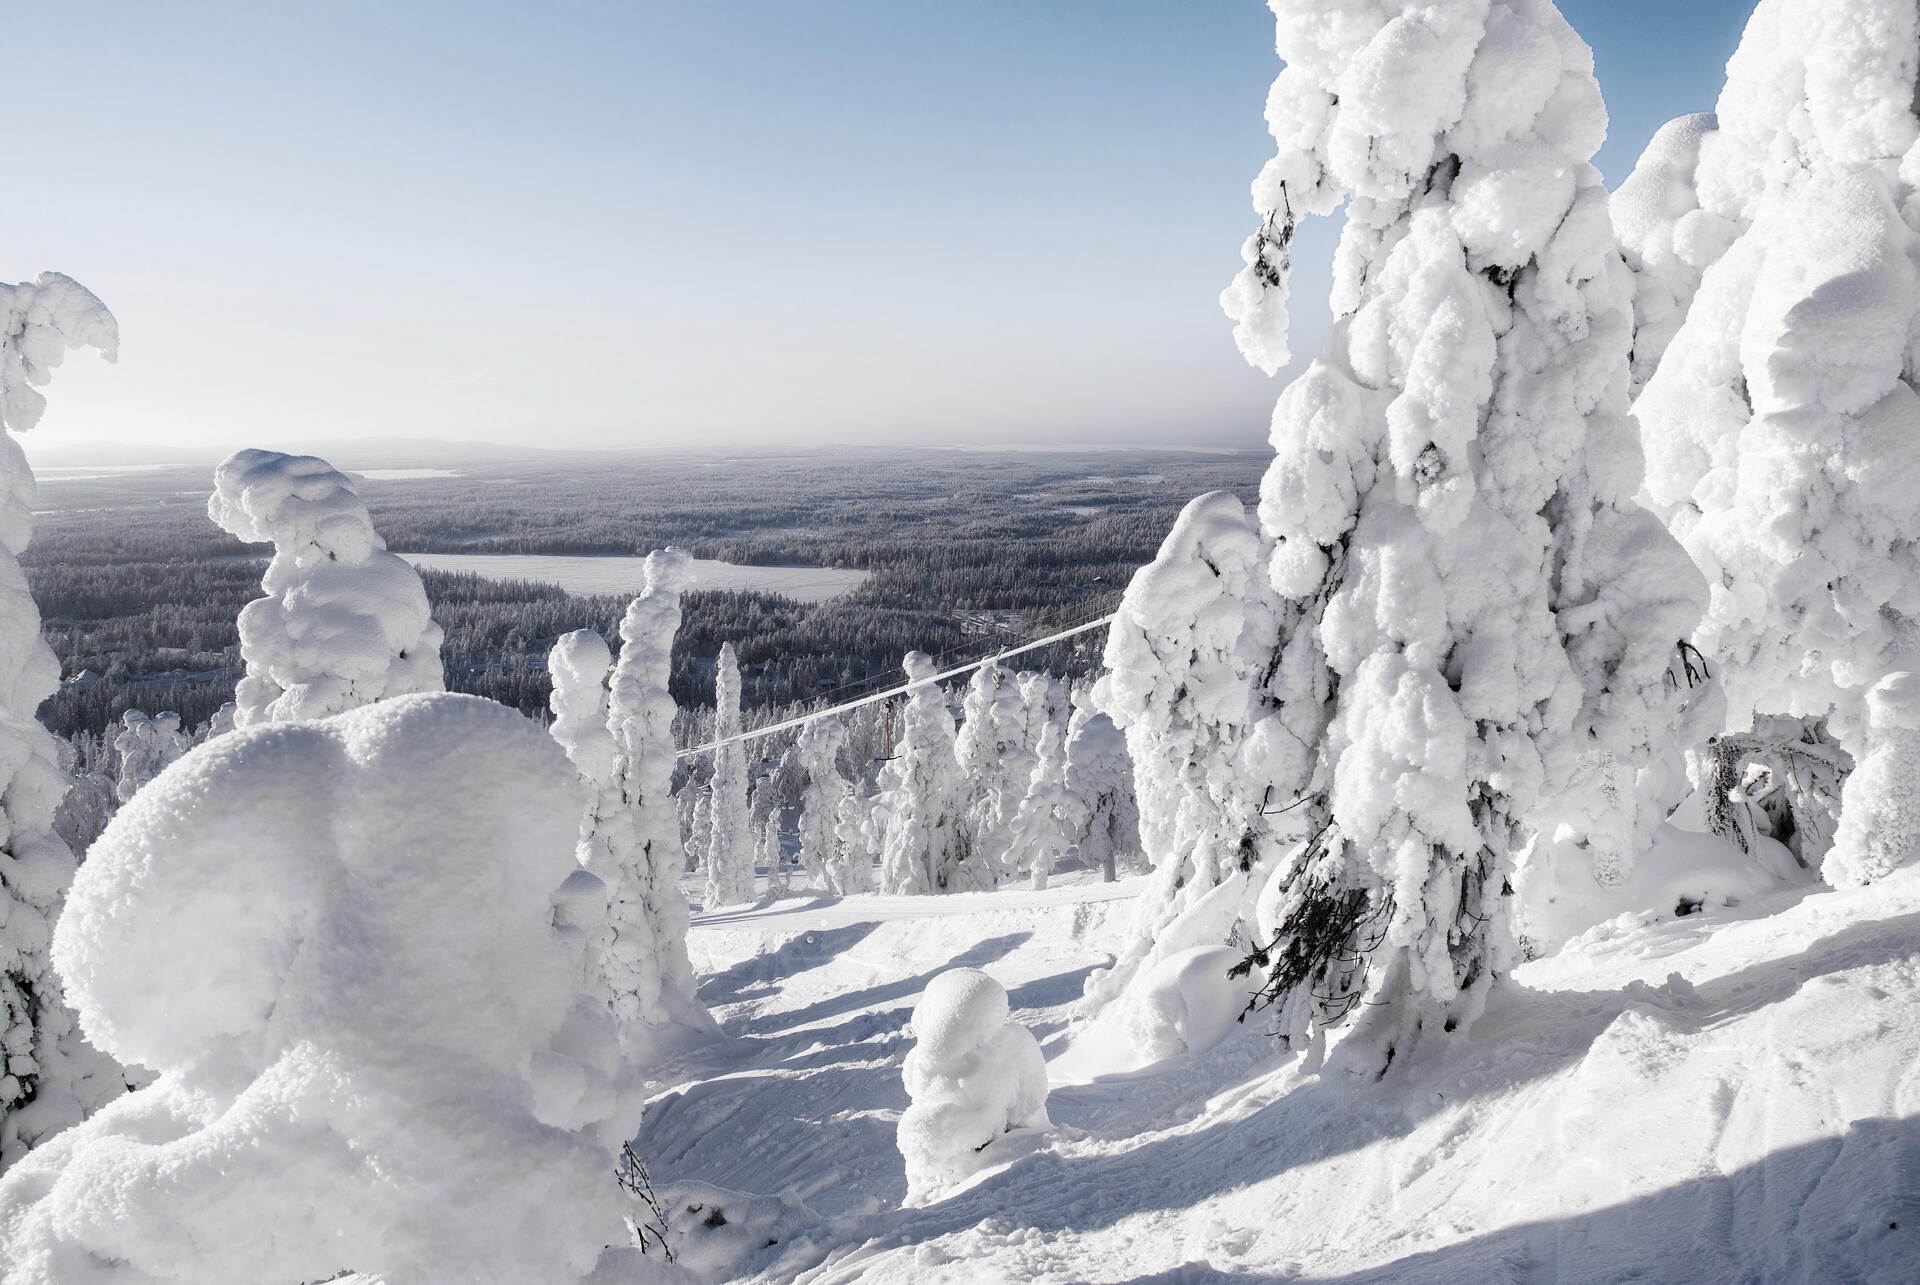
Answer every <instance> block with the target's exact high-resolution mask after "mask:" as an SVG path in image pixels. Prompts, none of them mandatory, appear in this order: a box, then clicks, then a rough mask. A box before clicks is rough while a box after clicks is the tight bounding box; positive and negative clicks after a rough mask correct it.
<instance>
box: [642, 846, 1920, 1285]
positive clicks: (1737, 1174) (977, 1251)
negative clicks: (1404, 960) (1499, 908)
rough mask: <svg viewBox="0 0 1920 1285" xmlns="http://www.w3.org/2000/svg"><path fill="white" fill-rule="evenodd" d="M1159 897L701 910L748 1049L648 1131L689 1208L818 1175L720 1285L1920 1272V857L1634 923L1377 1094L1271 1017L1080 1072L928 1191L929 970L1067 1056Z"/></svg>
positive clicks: (704, 955) (1399, 1071) (1528, 983)
mask: <svg viewBox="0 0 1920 1285" xmlns="http://www.w3.org/2000/svg"><path fill="white" fill-rule="evenodd" d="M1080 877H1081V878H1082V879H1084V878H1085V876H1084V875H1082V876H1080ZM1136 888H1137V881H1123V882H1122V883H1120V884H1116V885H1100V884H1097V883H1090V882H1078V883H1069V884H1067V885H1066V886H1059V885H1056V886H1055V887H1053V888H1051V889H1049V890H1047V891H1045V892H1042V893H1030V892H1023V891H1010V892H1001V893H993V894H981V895H976V896H956V897H947V898H937V897H928V898H888V897H878V896H870V897H859V898H848V899H845V900H843V901H818V900H807V899H799V900H787V901H781V902H776V903H771V904H764V905H762V906H760V907H757V908H753V909H746V910H739V911H733V912H729V913H727V914H722V915H715V916H711V917H701V918H697V919H696V921H695V924H694V928H693V932H692V937H691V946H692V950H693V953H694V962H695V965H696V968H697V969H698V970H699V971H700V973H701V974H702V975H703V977H704V978H705V980H704V982H703V984H702V988H701V995H702V998H703V999H705V1000H706V1002H707V1003H708V1004H709V1005H710V1006H711V1007H712V1009H713V1011H714V1013H715V1015H716V1016H717V1017H719V1018H720V1019H721V1020H722V1022H723V1024H724V1027H725V1030H726V1032H727V1034H728V1035H729V1036H730V1037H731V1038H730V1039H728V1040H727V1041H725V1042H724V1043H722V1044H719V1045H716V1046H712V1047H710V1048H708V1049H706V1050H703V1051H701V1052H700V1053H698V1054H696V1055H694V1056H692V1057H690V1058H688V1059H687V1060H685V1061H683V1062H682V1063H680V1064H679V1065H678V1066H676V1067H675V1068H673V1075H672V1079H673V1081H674V1083H673V1086H672V1087H670V1088H668V1089H666V1090H665V1091H663V1092H662V1093H660V1094H659V1095H658V1096H657V1097H656V1098H655V1100H654V1101H653V1102H652V1104H651V1106H650V1108H649V1111H648V1113H647V1117H646V1122H645V1125H644V1127H643V1131H642V1134H641V1139H640V1142H641V1147H642V1150H643V1151H644V1153H645V1155H646V1156H647V1157H648V1160H649V1163H650V1164H651V1165H652V1168H653V1174H654V1177H655V1180H656V1182H657V1183H658V1184H659V1185H660V1187H661V1190H662V1192H663V1195H665V1196H666V1198H667V1199H668V1201H669V1202H670V1204H671V1202H673V1201H674V1200H676V1199H679V1198H680V1197H681V1195H683V1194H684V1193H687V1192H692V1193H696V1194H700V1193H708V1194H706V1198H709V1199H710V1198H711V1195H710V1193H709V1189H708V1188H706V1187H702V1186H698V1185H695V1184H711V1186H712V1187H717V1188H723V1189H728V1190H732V1191H740V1192H751V1193H758V1194H760V1195H763V1196H776V1195H780V1196H785V1197H788V1200H787V1202H786V1203H785V1204H784V1205H782V1206H781V1208H782V1210H783V1211H784V1212H783V1214H782V1217H783V1218H784V1220H785V1221H784V1222H783V1223H782V1224H781V1225H780V1226H779V1227H778V1228H777V1239H778V1243H776V1244H774V1245H772V1246H762V1245H757V1244H747V1245H745V1246H744V1247H741V1248H739V1249H737V1251H736V1252H734V1253H733V1254H732V1256H731V1259H730V1260H728V1258H727V1257H726V1256H724V1255H723V1256H721V1257H719V1258H712V1259H709V1261H708V1262H707V1263H706V1267H707V1270H706V1271H705V1272H704V1273H703V1274H701V1275H700V1276H699V1277H698V1278H700V1279H743V1280H757V1281H768V1282H775V1281H779V1282H786V1281H804V1282H812V1283H815V1285H826V1283H827V1282H852V1281H860V1282H874V1283H880V1285H884V1283H887V1282H903V1283H904V1282H913V1283H914V1285H938V1283H941V1282H954V1283H962V1282H964V1283H967V1285H974V1283H981V1282H999V1281H1023V1282H1024V1281H1034V1282H1057V1283H1060V1285H1066V1283H1068V1282H1090V1283H1091V1282H1099V1283H1102V1285H1107V1283H1111V1285H1119V1283H1121V1282H1126V1283H1128V1285H1147V1283H1148V1282H1152V1283H1154V1285H1252V1283H1253V1282H1266V1281H1273V1280H1315V1281H1342V1282H1361V1281H1367V1282H1389V1281H1404V1282H1435V1281H1442V1282H1444V1281H1462V1282H1515V1283H1518V1282H1587V1281H1616V1280H1628V1279H1631V1280H1638V1281H1671V1282H1680V1281H1703V1280H1714V1281H1727V1280H1756V1281H1761V1280H1763V1281H1808V1282H1814V1281H1818V1282H1845V1281H1863V1282H1869V1281H1870V1282H1909V1281H1912V1280H1913V1279H1915V1270H1916V1269H1915V1264H1916V1263H1920V1057H1916V1055H1917V1054H1920V1020H1916V1016H1915V1015H1916V1012H1920V874H1915V873H1903V874H1902V875H1900V876H1897V877H1895V878H1893V879H1889V880H1887V881H1886V882H1885V883H1883V884H1880V885H1877V886H1875V887H1872V888H1868V889H1863V890H1858V891H1850V892H1816V893H1812V894H1807V893H1803V892H1800V891H1792V892H1783V893H1776V894H1773V895H1771V897H1766V898H1755V899H1753V900H1750V901H1748V902H1746V903H1744V904H1742V905H1740V906H1737V907H1734V908H1723V909H1719V910H1710V911H1707V912H1703V913H1699V914H1694V915H1690V916H1687V917H1685V918H1681V919H1674V918H1671V917H1670V916H1669V917H1665V918H1655V921H1654V922H1651V923H1645V922H1641V920H1644V919H1647V918H1653V917H1652V916H1645V915H1643V916H1637V917H1636V916H1623V917H1622V918H1621V919H1619V920H1617V921H1614V922H1613V923H1611V924H1608V925H1603V926H1602V927H1601V928H1598V929H1596V930H1594V931H1592V932H1589V933H1588V934H1586V935H1585V936H1583V937H1581V938H1579V939H1576V940H1575V941H1574V942H1573V943H1572V944H1570V945H1569V946H1568V947H1567V948H1566V949H1564V950H1563V951H1562V952H1560V953H1559V954H1558V955H1556V956H1554V957H1552V958H1549V959H1546V960H1542V961H1538V962H1535V963H1533V964H1529V965H1527V966H1525V967H1524V968H1522V969H1521V970H1520V972H1519V975H1518V978H1517V980H1516V983H1515V984H1513V985H1510V986H1508V987H1507V988H1506V989H1505V990H1504V992H1503V993H1501V994H1499V995H1498V996H1497V997H1496V998H1495V1001H1494V1003H1493V1004H1492V1006H1491V1008H1490V1010H1489V1012H1488V1014H1487V1016H1486V1018H1485V1019H1484V1020H1483V1022H1482V1023H1481V1024H1480V1025H1479V1026H1477V1027H1476V1028H1475V1029H1474V1031H1473V1035H1472V1038H1471V1039H1470V1040H1468V1041H1462V1042H1459V1043H1457V1044H1454V1045H1452V1046H1451V1047H1447V1048H1441V1049H1429V1050H1428V1051H1427V1052H1426V1053H1425V1054H1423V1055H1422V1056H1421V1057H1420V1059H1419V1060H1417V1061H1415V1062H1414V1063H1412V1064H1409V1065H1403V1066H1400V1067H1396V1068H1393V1070H1392V1072H1391V1073H1390V1074H1389V1075H1388V1077H1387V1078H1386V1079H1385V1080H1383V1081H1381V1082H1378V1083H1368V1084H1345V1083H1332V1082H1329V1080H1328V1079H1327V1078H1325V1077H1322V1076H1319V1075H1314V1074H1309V1073H1307V1072H1306V1071H1304V1070H1303V1069H1302V1068H1301V1066H1300V1064H1299V1062H1298V1061H1297V1060H1295V1059H1292V1058H1289V1057H1286V1056H1283V1055H1282V1054H1280V1053H1279V1052H1278V1051H1277V1050H1276V1049H1275V1048H1274V1047H1273V1045H1272V1043H1271V1041H1269V1040H1268V1038H1267V1037H1266V1036H1265V1035H1264V1033H1263V1032H1262V1031H1261V1030H1260V1029H1259V1028H1258V1027H1257V1026H1252V1025H1250V1026H1249V1027H1247V1028H1242V1029H1239V1030H1237V1031H1236V1032H1235V1033H1234V1034H1233V1035H1231V1036H1230V1037H1229V1038H1228V1039H1227V1040H1226V1041H1225V1042H1224V1043H1222V1044H1221V1045H1219V1046H1218V1047H1216V1048H1214V1049H1212V1050H1211V1051H1209V1052H1207V1053H1205V1054H1203V1055H1199V1056H1187V1057H1180V1058H1176V1059H1174V1060H1172V1061H1170V1062H1165V1063H1161V1064H1159V1065H1156V1066H1153V1067H1149V1068H1147V1069H1145V1070H1143V1071H1139V1072H1135V1073H1132V1074H1129V1075H1125V1076H1109V1077H1102V1078H1097V1079H1094V1080H1093V1081H1091V1082H1088V1083H1062V1082H1059V1081H1058V1079H1056V1083H1055V1085H1054V1088H1053V1091H1052V1096H1051V1098H1050V1100H1049V1103H1048V1109H1049V1111H1050V1112H1051V1114H1052V1118H1053V1120H1054V1122H1055V1125H1056V1129H1055V1132H1054V1134H1053V1136H1052V1137H1051V1138H1050V1139H1048V1140H1046V1142H1045V1143H1044V1144H1043V1145H1041V1146H1040V1147H1038V1148H1036V1149H1035V1150H1033V1151H1032V1152H1031V1153H1030V1154H1027V1155H1024V1156H1022V1157H1020V1158H1018V1159H1016V1160H1015V1161H1013V1162H1012V1163H1011V1164H1009V1165H1006V1166H1003V1167H1001V1168H1000V1169H998V1170H993V1171H989V1172H988V1173H987V1174H986V1175H984V1176H983V1177H982V1178H980V1179H979V1180H977V1181H976V1182H975V1183H974V1184H973V1185H972V1186H970V1187H967V1188H965V1189H963V1190H961V1191H959V1192H958V1193H956V1194H953V1195H951V1196H949V1197H948V1198H946V1199H944V1200H941V1201H938V1202H936V1203H934V1204H932V1205H930V1206H928V1207H925V1208H921V1209H915V1210H901V1209H900V1207H899V1205H900V1201H901V1198H902V1196H903V1195H904V1193H905V1179H904V1175H903V1169H902V1162H901V1158H900V1156H899V1153H898V1152H897V1151H896V1150H895V1148H894V1139H893V1130H894V1125H895V1122H896V1121H897V1119H898V1115H899V1112H900V1110H901V1109H902V1108H903V1107H904V1106H905V1104H906V1097H905V1093H904V1090H903V1088H902V1086H901V1080H900V1061H901V1059H902V1058H903V1057H904V1055H905V1053H906V1051H907V1050H908V1049H909V1048H910V1047H911V1038H910V1035H909V1033H908V1032H907V1030H906V1029H905V1028H906V1024H907V1019H908V1016H909V1014H910V1012H911V1010H912V1006H913V1004H914V1002H915V1000H916V999H917V997H918V996H919V994H920V992H921V990H922V989H923V988H924V987H925V985H926V983H927V982H928V980H929V979H931V978H932V977H933V976H935V975H936V974H938V973H939V972H940V971H941V970H942V969H945V968H949V967H953V966H956V965H963V964H964V965H971V966H973V967H977V968H982V969H984V970H985V971H987V972H988V973H990V974H991V975H992V976H994V977H995V978H996V979H997V980H999V981H1000V982H1001V983H1002V984H1004V985H1005V986H1006V987H1007V989H1008V991H1009V994H1010V998H1011V1002H1012V1006H1013V1009H1014V1011H1015V1016H1016V1017H1017V1018H1018V1019H1019V1020H1021V1021H1024V1022H1025V1023H1027V1024H1028V1025H1029V1027H1030V1028H1031V1029H1032V1030H1033V1032H1034V1034H1035V1035H1036V1036H1038V1037H1039V1039H1040V1042H1041V1046H1042V1049H1043V1051H1044V1052H1045V1053H1046V1055H1047V1057H1048V1059H1049V1061H1050V1062H1055V1063H1057V1062H1058V1059H1059V1057H1060V1055H1061V1054H1062V1053H1063V1052H1064V1051H1065V1050H1066V1049H1067V1047H1068V1046H1069V1044H1070V1042H1071V1040H1072V1038H1073V1030H1072V1019H1071V1009H1072V1006H1073V1003H1074V1001H1075V1000H1076V999H1077V998H1078V996H1079V994H1080V990H1081V987H1082V985H1083V984H1084V982H1085V979H1086V976H1087V974H1088V973H1089V971H1091V970H1092V969H1094V968H1096V967H1099V966H1100V965H1102V964H1103V963H1105V962H1106V961H1107V960H1108V959H1109V958H1111V956H1112V954H1113V952H1114V951H1115V950H1116V949H1117V948H1118V946H1119V944H1120V942H1121V940H1122V938H1123V935H1124V933H1125V931H1126V924H1127V917H1128V915H1129V913H1130V912H1131V903H1130V901H1129V900H1128V899H1127V898H1128V897H1129V895H1130V894H1131V893H1132V892H1133V891H1134V890H1135V889H1136ZM796 1200H797V1201H798V1202H799V1203H800V1204H801V1205H803V1206H804V1208H797V1207H796V1206H795V1205H794V1201H796ZM767 1238H773V1237H765V1238H761V1239H767ZM695 1278H696V1277H695V1276H692V1275H689V1276H688V1277H687V1279H695Z"/></svg>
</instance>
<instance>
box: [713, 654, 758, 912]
mask: <svg viewBox="0 0 1920 1285" xmlns="http://www.w3.org/2000/svg"><path fill="white" fill-rule="evenodd" d="M713 709H714V722H713V730H714V736H715V738H716V739H717V740H718V741H719V743H720V747H719V748H718V749H716V750H715V751H714V752H713V776H712V779H711V780H710V782H709V784H708V791H709V798H710V804H709V806H710V808H711V822H710V825H711V829H710V830H709V832H708V836H707V895H706V905H707V909H709V910H711V909H713V908H714V907H715V906H737V905H741V904H744V903H746V902H750V901H752V900H753V860H754V834H753V827H752V825H751V824H750V823H749V820H748V815H747V756H746V749H745V747H744V745H743V744H742V742H741V741H739V740H738V739H736V738H738V737H739V735H740V663H739V661H738V660H736V659H735V657H734V650H733V644H732V643H725V644H722V646H721V648H720V659H719V661H718V662H717V663H716V664H715V666H714V671H713Z"/></svg>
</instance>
